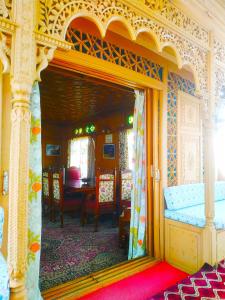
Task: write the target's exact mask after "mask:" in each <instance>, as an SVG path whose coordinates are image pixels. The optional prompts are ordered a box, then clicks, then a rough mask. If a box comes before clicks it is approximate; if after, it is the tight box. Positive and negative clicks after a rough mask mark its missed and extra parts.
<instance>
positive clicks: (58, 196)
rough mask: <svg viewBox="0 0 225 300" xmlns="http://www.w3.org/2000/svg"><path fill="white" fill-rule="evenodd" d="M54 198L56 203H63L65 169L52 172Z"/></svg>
mask: <svg viewBox="0 0 225 300" xmlns="http://www.w3.org/2000/svg"><path fill="white" fill-rule="evenodd" d="M52 200H53V202H54V203H55V204H57V205H60V204H62V203H63V171H62V170H60V171H54V172H53V173H52Z"/></svg>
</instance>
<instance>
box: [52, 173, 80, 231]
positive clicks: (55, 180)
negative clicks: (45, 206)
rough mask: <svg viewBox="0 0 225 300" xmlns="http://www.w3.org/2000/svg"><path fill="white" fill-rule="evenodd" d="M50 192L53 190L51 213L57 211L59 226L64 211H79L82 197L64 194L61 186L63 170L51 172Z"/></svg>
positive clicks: (62, 221)
mask: <svg viewBox="0 0 225 300" xmlns="http://www.w3.org/2000/svg"><path fill="white" fill-rule="evenodd" d="M52 192H53V197H52V201H53V213H54V220H55V213H56V211H59V213H60V222H61V227H63V225H64V212H65V211H80V210H81V205H82V198H81V197H76V196H75V195H74V194H69V195H68V194H65V193H64V187H63V171H62V170H59V171H54V172H53V174H52Z"/></svg>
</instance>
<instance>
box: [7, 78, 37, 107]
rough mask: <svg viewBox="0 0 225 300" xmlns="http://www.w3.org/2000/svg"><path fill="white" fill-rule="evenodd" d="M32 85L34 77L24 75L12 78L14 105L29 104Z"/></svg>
mask: <svg viewBox="0 0 225 300" xmlns="http://www.w3.org/2000/svg"><path fill="white" fill-rule="evenodd" d="M32 85H33V80H32V79H29V80H28V79H26V78H24V79H23V78H22V76H21V77H20V78H19V79H16V78H12V80H11V90H12V103H13V106H21V105H22V106H29V102H30V94H31V91H32Z"/></svg>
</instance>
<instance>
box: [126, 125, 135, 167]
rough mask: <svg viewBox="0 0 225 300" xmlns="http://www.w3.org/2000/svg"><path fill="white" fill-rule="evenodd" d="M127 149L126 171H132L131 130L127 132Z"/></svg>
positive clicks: (132, 135) (132, 138) (132, 143)
mask: <svg viewBox="0 0 225 300" xmlns="http://www.w3.org/2000/svg"><path fill="white" fill-rule="evenodd" d="M127 147H128V169H129V170H132V169H133V156H134V131H133V129H128V130H127Z"/></svg>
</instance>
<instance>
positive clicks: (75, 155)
mask: <svg viewBox="0 0 225 300" xmlns="http://www.w3.org/2000/svg"><path fill="white" fill-rule="evenodd" d="M88 140H89V139H88V137H81V138H76V139H73V140H71V142H70V144H69V167H77V168H79V169H80V173H81V178H86V177H87V172H88Z"/></svg>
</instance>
